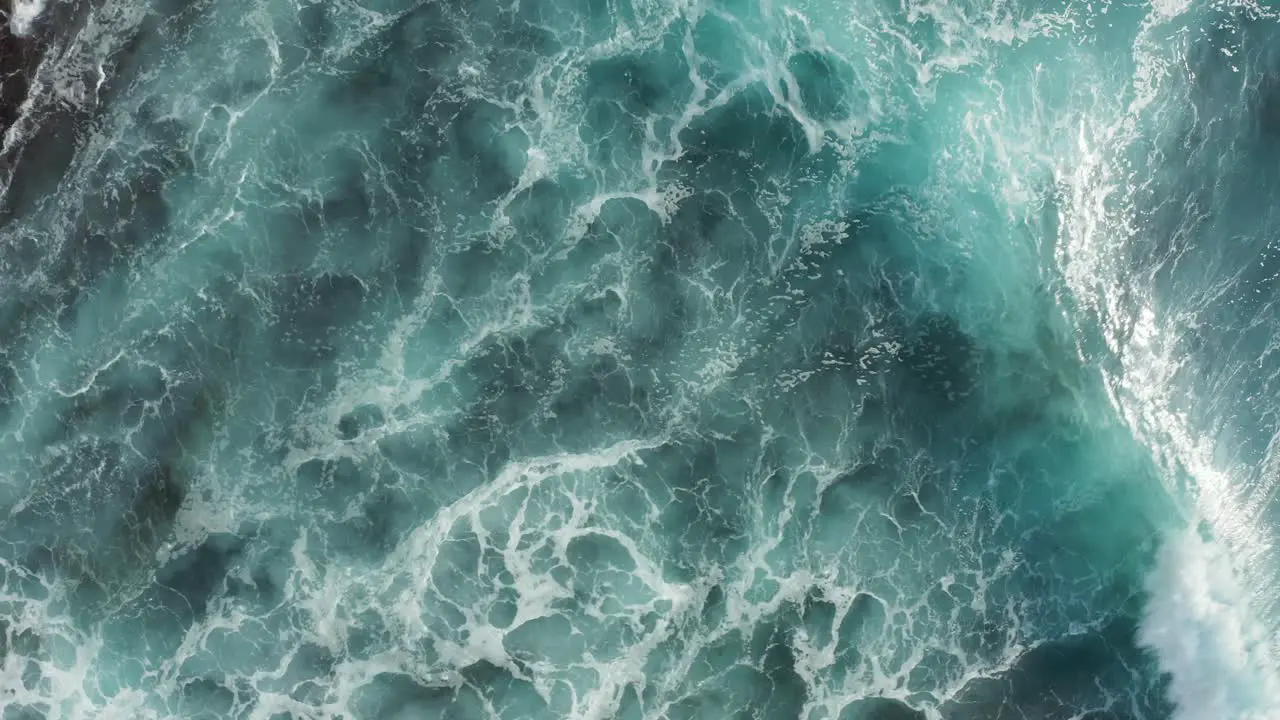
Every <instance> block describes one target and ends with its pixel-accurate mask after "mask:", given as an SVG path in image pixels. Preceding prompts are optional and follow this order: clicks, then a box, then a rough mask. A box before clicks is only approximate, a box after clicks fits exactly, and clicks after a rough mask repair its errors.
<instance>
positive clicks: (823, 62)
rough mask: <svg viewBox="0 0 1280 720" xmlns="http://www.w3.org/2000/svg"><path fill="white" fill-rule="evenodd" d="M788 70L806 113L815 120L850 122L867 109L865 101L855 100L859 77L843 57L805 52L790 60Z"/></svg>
mask: <svg viewBox="0 0 1280 720" xmlns="http://www.w3.org/2000/svg"><path fill="white" fill-rule="evenodd" d="M787 69H788V70H789V71H791V74H792V76H794V77H795V79H796V83H797V84H798V85H799V88H800V101H801V102H802V103H803V104H804V108H805V111H806V112H807V113H808V114H809V115H810V116H811V117H813V118H814V119H816V120H820V121H824V122H831V121H838V120H846V119H848V118H849V117H850V116H852V115H853V114H854V113H855V112H859V111H862V110H863V109H864V108H863V107H862V105H863V103H864V102H865V100H861V99H860V98H857V97H851V96H852V95H853V92H854V89H855V88H857V87H858V82H857V77H856V76H855V75H854V72H853V68H852V67H851V66H850V65H849V63H848V62H846V61H845V60H844V59H843V58H840V57H838V56H836V55H833V54H832V53H830V52H824V51H821V50H804V51H801V52H798V53H796V54H794V55H792V56H791V57H790V58H789V59H788V60H787ZM860 100H861V101H860Z"/></svg>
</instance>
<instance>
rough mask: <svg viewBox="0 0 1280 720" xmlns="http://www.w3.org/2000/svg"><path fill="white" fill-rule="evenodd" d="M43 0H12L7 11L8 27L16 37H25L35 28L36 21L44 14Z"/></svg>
mask: <svg viewBox="0 0 1280 720" xmlns="http://www.w3.org/2000/svg"><path fill="white" fill-rule="evenodd" d="M44 8H45V0H13V9H12V10H11V11H10V12H9V29H10V30H11V31H13V34H14V35H17V36H18V37H26V36H28V35H30V34H31V31H33V30H35V24H36V21H37V20H39V19H40V16H41V15H43V14H44Z"/></svg>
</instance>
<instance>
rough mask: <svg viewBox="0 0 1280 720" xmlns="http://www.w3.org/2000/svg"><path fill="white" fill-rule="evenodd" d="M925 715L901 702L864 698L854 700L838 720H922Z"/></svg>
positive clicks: (843, 710) (844, 709)
mask: <svg viewBox="0 0 1280 720" xmlns="http://www.w3.org/2000/svg"><path fill="white" fill-rule="evenodd" d="M924 718H925V714H924V713H923V712H921V711H919V710H915V709H913V708H912V707H911V706H910V705H907V704H906V703H904V702H902V701H901V700H892V699H889V698H866V699H863V700H855V701H853V702H851V703H849V704H848V705H845V706H844V708H843V709H842V710H841V711H840V720H924Z"/></svg>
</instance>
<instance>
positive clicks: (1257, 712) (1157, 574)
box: [1139, 532, 1280, 720]
mask: <svg viewBox="0 0 1280 720" xmlns="http://www.w3.org/2000/svg"><path fill="white" fill-rule="evenodd" d="M1147 590H1148V592H1149V593H1150V600H1149V602H1148V604H1147V608H1146V615H1145V617H1144V619H1143V624H1142V627H1141V630H1140V632H1139V642H1140V643H1141V644H1142V645H1143V646H1144V647H1147V648H1149V649H1151V650H1152V651H1154V652H1155V653H1156V655H1157V656H1159V658H1160V663H1161V665H1162V667H1163V668H1164V670H1165V671H1166V672H1168V673H1169V674H1170V675H1171V676H1172V677H1173V682H1172V683H1171V684H1170V686H1169V695H1170V699H1171V700H1173V701H1174V702H1175V703H1176V704H1177V707H1178V710H1177V712H1178V714H1177V717H1178V718H1179V720H1228V719H1229V720H1274V719H1275V718H1280V681H1278V680H1277V677H1276V675H1275V673H1274V671H1273V668H1274V667H1275V665H1274V662H1273V659H1272V658H1271V657H1270V655H1269V652H1268V649H1267V642H1266V637H1265V635H1264V633H1263V632H1262V631H1261V629H1260V625H1259V623H1258V622H1257V621H1256V619H1255V618H1253V617H1251V616H1250V612H1249V606H1250V604H1249V600H1248V598H1247V597H1246V594H1245V589H1244V587H1243V586H1242V584H1241V582H1240V578H1239V577H1238V576H1237V574H1236V572H1235V570H1234V563H1233V562H1232V559H1231V558H1230V557H1229V556H1228V555H1227V554H1226V552H1225V551H1224V549H1223V548H1222V546H1221V545H1218V544H1216V543H1212V542H1210V541H1206V540H1204V539H1202V538H1201V537H1200V536H1199V535H1197V534H1196V533H1194V532H1189V533H1187V534H1185V535H1183V536H1181V537H1177V538H1173V539H1171V540H1169V541H1168V542H1167V543H1166V545H1165V547H1164V548H1163V550H1162V551H1161V554H1160V559H1159V562H1158V564H1157V566H1156V569H1155V571H1154V572H1153V573H1152V574H1151V576H1150V577H1149V578H1148V581H1147Z"/></svg>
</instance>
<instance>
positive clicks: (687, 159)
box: [659, 83, 829, 194]
mask: <svg viewBox="0 0 1280 720" xmlns="http://www.w3.org/2000/svg"><path fill="white" fill-rule="evenodd" d="M680 141H681V143H682V145H683V149H684V152H683V154H682V155H681V156H680V158H679V159H678V160H676V161H675V162H674V163H671V164H670V166H669V167H668V168H664V172H663V174H661V175H660V176H659V179H660V180H667V179H670V180H685V181H687V182H692V183H693V184H694V186H695V187H702V188H707V189H711V188H715V189H719V190H721V191H723V192H731V191H734V190H736V191H740V192H744V193H748V194H750V193H753V192H758V191H759V190H762V189H763V187H764V185H763V184H764V183H765V182H766V181H767V179H769V178H791V177H801V176H803V174H804V173H803V172H802V171H803V170H804V169H805V167H804V166H805V165H806V164H808V163H812V162H814V161H815V160H822V159H823V158H824V157H825V156H824V155H818V156H809V155H808V154H809V150H810V148H809V145H808V140H807V139H806V137H805V134H804V130H803V128H801V126H800V124H799V122H797V121H796V119H795V118H794V117H793V116H792V115H791V114H790V113H788V112H786V111H785V110H784V109H782V108H780V107H779V106H778V105H777V104H776V102H775V101H774V99H773V95H772V94H771V93H770V92H769V89H768V88H767V87H766V86H765V85H764V84H763V83H754V84H752V85H750V86H748V87H747V88H744V89H743V90H742V91H741V92H739V93H737V94H735V95H734V96H733V98H732V99H730V100H729V102H728V103H726V104H724V105H722V106H720V107H716V108H713V109H711V110H709V111H707V112H706V113H705V114H703V115H701V116H699V117H698V118H697V119H696V120H694V121H693V122H691V123H690V124H689V126H688V127H686V128H685V129H684V130H683V131H682V132H681V133H680ZM807 158H808V159H807ZM828 176H829V175H828Z"/></svg>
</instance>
